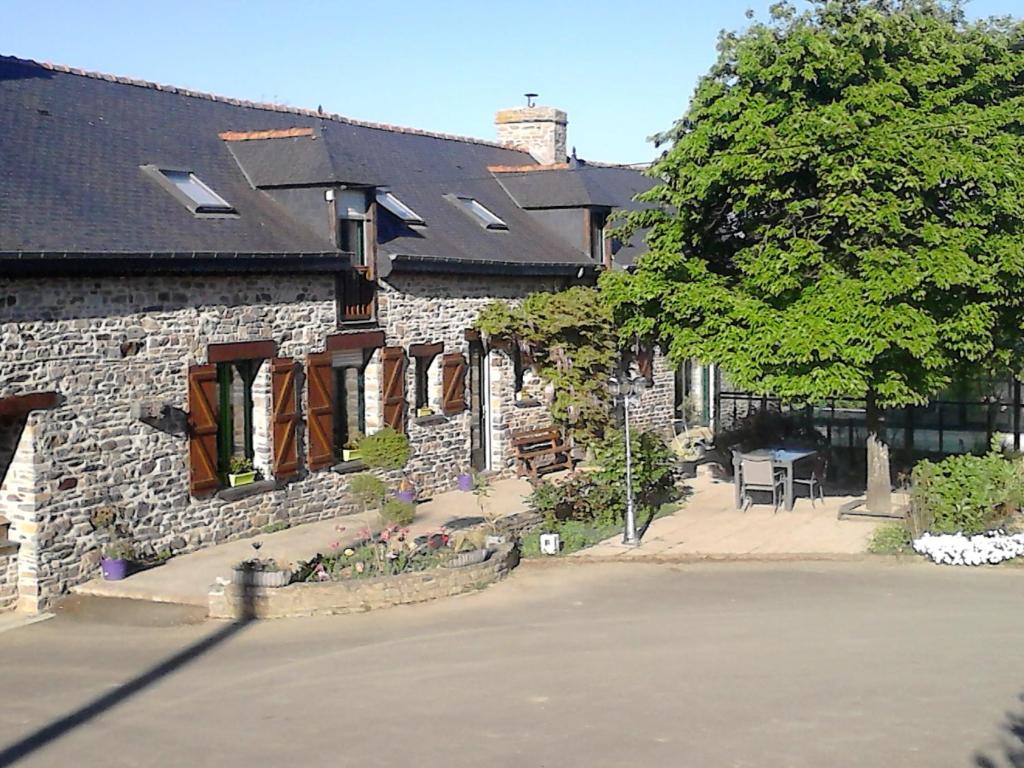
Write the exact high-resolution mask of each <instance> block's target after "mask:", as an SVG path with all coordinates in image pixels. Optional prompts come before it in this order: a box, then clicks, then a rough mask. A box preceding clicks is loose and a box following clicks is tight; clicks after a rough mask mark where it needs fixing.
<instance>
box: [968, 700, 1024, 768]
mask: <svg viewBox="0 0 1024 768" xmlns="http://www.w3.org/2000/svg"><path fill="white" fill-rule="evenodd" d="M1017 698H1018V699H1020V700H1021V701H1022V702H1024V693H1022V694H1020V695H1019V696H1018V697H1017ZM999 730H1000V731H1001V732H1002V737H1001V738H1000V744H999V747H998V748H997V749H996V750H995V751H993V752H991V753H990V754H985V753H984V752H980V751H979V752H976V753H975V755H974V765H975V766H977V768H1000V766H1004V765H1005V766H1011V768H1024V706H1022V707H1021V709H1020V710H1019V711H1017V712H1007V713H1006V717H1005V719H1004V720H1003V723H1002V725H1001V726H1000V729H999Z"/></svg>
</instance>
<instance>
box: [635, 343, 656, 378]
mask: <svg viewBox="0 0 1024 768" xmlns="http://www.w3.org/2000/svg"><path fill="white" fill-rule="evenodd" d="M636 367H637V371H638V372H639V373H640V375H641V376H643V377H644V378H645V379H647V381H648V382H649V383H651V384H653V383H654V348H653V347H641V348H640V350H639V351H638V352H637V355H636Z"/></svg>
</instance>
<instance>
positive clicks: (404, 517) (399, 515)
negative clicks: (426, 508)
mask: <svg viewBox="0 0 1024 768" xmlns="http://www.w3.org/2000/svg"><path fill="white" fill-rule="evenodd" d="M380 516H381V518H382V519H383V520H384V522H385V523H388V524H394V525H409V523H411V522H412V521H413V518H414V517H416V505H415V504H413V503H412V502H409V501H401V500H399V499H388V500H387V501H385V502H384V506H382V507H381V510H380Z"/></svg>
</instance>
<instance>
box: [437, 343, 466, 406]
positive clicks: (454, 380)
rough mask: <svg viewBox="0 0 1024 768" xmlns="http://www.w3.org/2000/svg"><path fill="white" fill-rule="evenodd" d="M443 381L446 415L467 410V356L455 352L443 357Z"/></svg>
mask: <svg viewBox="0 0 1024 768" xmlns="http://www.w3.org/2000/svg"><path fill="white" fill-rule="evenodd" d="M441 374H442V375H441V381H442V384H443V389H444V399H443V401H442V403H443V405H444V412H445V415H446V416H450V415H452V414H453V413H462V412H463V411H464V410H466V358H465V357H463V356H462V355H460V354H459V353H458V352H453V353H450V354H447V355H445V356H444V357H443V358H441Z"/></svg>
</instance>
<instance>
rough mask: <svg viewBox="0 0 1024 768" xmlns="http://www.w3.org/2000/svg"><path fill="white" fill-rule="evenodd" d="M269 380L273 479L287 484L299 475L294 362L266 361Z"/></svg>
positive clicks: (278, 358)
mask: <svg viewBox="0 0 1024 768" xmlns="http://www.w3.org/2000/svg"><path fill="white" fill-rule="evenodd" d="M270 377H271V379H270V380H271V391H272V393H273V403H274V419H273V423H272V426H271V430H272V433H273V438H274V477H275V478H276V479H278V480H287V479H289V478H292V477H295V476H296V475H297V474H298V473H299V448H298V442H297V440H296V439H295V430H296V428H297V427H298V421H299V409H298V403H297V401H298V398H297V397H296V389H295V361H294V360H293V359H292V358H290V357H275V358H274V359H272V360H271V361H270Z"/></svg>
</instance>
